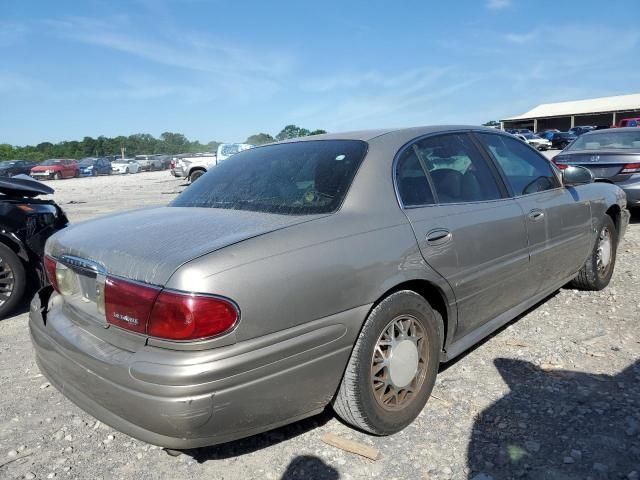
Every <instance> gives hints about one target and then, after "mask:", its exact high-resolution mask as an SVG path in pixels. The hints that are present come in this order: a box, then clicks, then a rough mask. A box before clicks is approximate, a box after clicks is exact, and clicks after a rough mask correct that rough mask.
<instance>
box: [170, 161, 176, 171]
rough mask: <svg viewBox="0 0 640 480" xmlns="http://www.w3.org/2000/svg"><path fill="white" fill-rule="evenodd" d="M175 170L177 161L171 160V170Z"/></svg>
mask: <svg viewBox="0 0 640 480" xmlns="http://www.w3.org/2000/svg"><path fill="white" fill-rule="evenodd" d="M175 168H176V161H175V160H171V170H174V169H175Z"/></svg>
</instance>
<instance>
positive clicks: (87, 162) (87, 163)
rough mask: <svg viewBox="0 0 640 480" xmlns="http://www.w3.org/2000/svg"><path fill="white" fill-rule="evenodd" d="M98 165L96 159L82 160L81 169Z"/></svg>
mask: <svg viewBox="0 0 640 480" xmlns="http://www.w3.org/2000/svg"><path fill="white" fill-rule="evenodd" d="M95 163H96V159H95V158H83V159H82V160H80V166H81V167H90V166H92V165H94V164H95Z"/></svg>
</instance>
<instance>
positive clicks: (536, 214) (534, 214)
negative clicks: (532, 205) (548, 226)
mask: <svg viewBox="0 0 640 480" xmlns="http://www.w3.org/2000/svg"><path fill="white" fill-rule="evenodd" d="M529 218H530V219H531V220H533V221H534V222H538V221H540V220H542V219H543V218H544V212H543V211H542V210H538V209H535V210H531V211H530V212H529Z"/></svg>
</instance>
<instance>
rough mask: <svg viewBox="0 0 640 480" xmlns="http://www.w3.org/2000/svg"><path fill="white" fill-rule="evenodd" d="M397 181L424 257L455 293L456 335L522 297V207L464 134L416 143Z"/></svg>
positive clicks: (404, 156) (400, 164) (401, 160)
mask: <svg viewBox="0 0 640 480" xmlns="http://www.w3.org/2000/svg"><path fill="white" fill-rule="evenodd" d="M516 141H518V140H516ZM395 178H396V186H397V188H398V195H399V198H400V200H401V203H402V206H403V209H404V212H405V213H406V215H407V217H408V219H409V221H410V223H411V225H412V227H413V230H414V232H415V235H416V238H417V240H418V244H419V246H420V250H421V252H422V255H423V257H424V259H425V261H426V262H427V263H428V264H429V265H430V266H431V267H432V268H433V269H434V270H436V271H437V272H438V273H439V274H440V275H441V276H442V277H444V278H445V279H446V280H447V281H448V282H449V284H450V285H451V287H452V289H453V291H454V293H455V296H456V303H457V307H458V326H457V330H456V336H455V338H459V337H461V336H463V335H465V334H466V333H469V332H471V331H473V330H474V329H476V328H477V327H479V326H481V325H483V324H484V323H486V322H488V321H490V320H492V319H494V318H495V317H497V316H498V315H500V314H501V313H504V312H506V311H507V310H509V309H510V308H512V307H514V306H516V305H518V304H519V303H521V302H522V301H523V300H524V299H525V297H526V293H525V292H526V289H525V288H523V284H526V283H527V282H528V275H527V267H528V263H529V255H528V247H527V234H526V227H525V225H524V219H523V215H522V210H521V209H520V207H519V205H518V204H517V203H516V201H515V200H514V199H512V198H507V197H508V195H507V191H506V188H505V186H504V184H503V183H502V180H501V179H500V177H499V174H498V172H497V171H496V169H495V167H494V166H493V165H492V164H491V163H490V162H487V161H486V159H485V158H484V157H483V156H482V154H481V153H480V151H479V150H478V148H477V147H476V146H475V145H474V143H473V141H472V139H471V137H470V136H469V135H468V133H465V132H458V133H451V134H440V135H436V136H428V137H425V138H422V139H419V140H416V141H415V142H414V143H412V144H411V145H410V146H408V147H405V148H404V150H403V151H402V152H401V153H400V154H399V156H398V158H397V161H396V166H395Z"/></svg>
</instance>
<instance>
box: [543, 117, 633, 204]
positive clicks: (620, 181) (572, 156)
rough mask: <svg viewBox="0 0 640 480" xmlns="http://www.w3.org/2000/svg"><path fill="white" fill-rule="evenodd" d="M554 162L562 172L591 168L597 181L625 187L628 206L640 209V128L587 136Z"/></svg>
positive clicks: (604, 131)
mask: <svg viewBox="0 0 640 480" xmlns="http://www.w3.org/2000/svg"><path fill="white" fill-rule="evenodd" d="M554 162H555V164H556V165H558V167H559V168H561V169H562V168H567V166H570V165H580V166H583V167H586V168H588V169H589V170H591V172H592V173H593V175H594V177H595V178H596V179H597V180H599V181H605V182H611V183H614V184H616V185H617V186H619V187H620V188H622V190H624V192H625V193H626V194H627V204H628V205H629V207H635V208H638V207H640V128H634V127H628V128H615V129H609V130H595V131H592V132H589V133H585V134H584V135H581V136H580V138H578V139H577V140H576V141H575V142H573V143H572V144H571V145H570V146H569V148H567V149H566V150H563V151H562V153H560V154H559V155H557V156H556V157H555V158H554Z"/></svg>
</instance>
